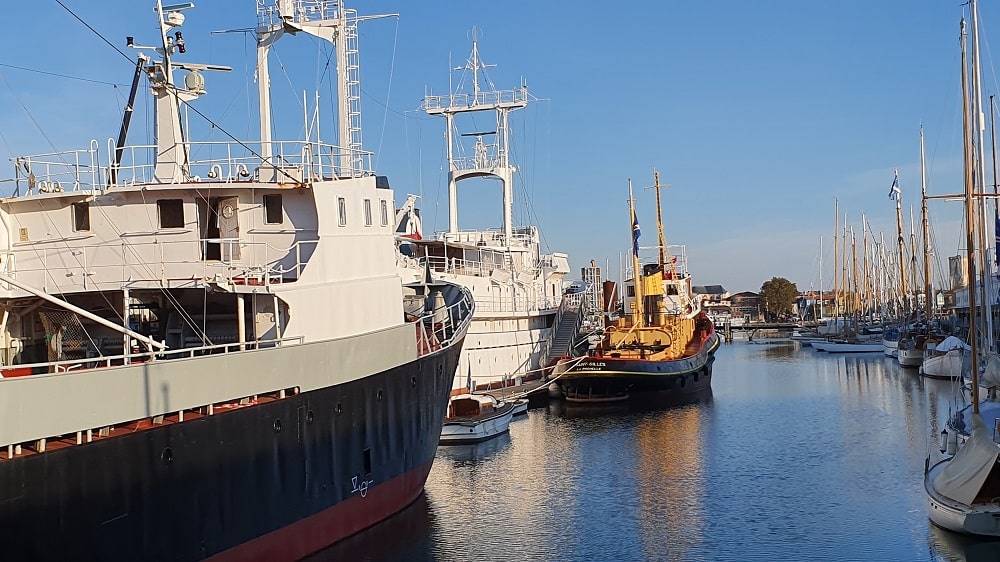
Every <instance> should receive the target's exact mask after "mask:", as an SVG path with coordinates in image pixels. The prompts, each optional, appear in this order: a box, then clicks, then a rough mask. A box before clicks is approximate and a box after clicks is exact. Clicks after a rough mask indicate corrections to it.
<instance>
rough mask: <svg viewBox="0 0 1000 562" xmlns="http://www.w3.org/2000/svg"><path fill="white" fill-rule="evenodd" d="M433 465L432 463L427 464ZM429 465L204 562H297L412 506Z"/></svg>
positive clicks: (419, 467) (422, 485) (420, 489)
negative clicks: (285, 561)
mask: <svg viewBox="0 0 1000 562" xmlns="http://www.w3.org/2000/svg"><path fill="white" fill-rule="evenodd" d="M431 462H433V461H431ZM431 462H428V463H427V464H424V465H423V466H418V467H417V468H414V469H413V470H411V471H409V472H407V473H405V474H401V475H399V476H397V477H396V478H393V479H392V480H390V481H388V482H385V483H383V484H379V485H378V486H376V487H374V488H369V489H368V493H367V494H365V496H364V497H362V496H361V494H360V493H358V494H355V495H353V496H351V497H350V498H349V499H347V500H344V501H342V502H340V503H338V504H337V505H335V506H333V507H330V508H327V509H325V510H323V511H321V512H319V513H317V514H315V515H311V516H309V517H306V518H305V519H301V520H299V521H296V522H295V523H292V524H290V525H287V526H285V527H282V528H281V529H278V530H275V531H271V532H270V533H268V534H266V535H262V536H260V537H257V538H256V539H253V540H250V541H248V542H245V543H243V544H241V545H238V546H235V547H233V548H230V549H229V550H225V551H223V552H220V553H218V554H216V555H214V556H211V557H210V558H208V560H210V561H212V562H229V561H231V560H232V561H241V562H242V561H247V560H260V561H262V562H263V561H267V562H274V561H280V560H289V561H291V560H299V559H301V558H304V557H306V556H308V555H310V554H313V553H314V552H317V551H319V550H322V549H324V548H326V547H328V546H330V545H332V544H334V543H336V542H338V541H340V540H342V539H345V538H347V537H349V536H351V535H353V534H355V533H358V532H360V531H363V530H365V529H367V528H368V527H371V526H372V525H374V524H375V523H378V522H379V521H382V520H383V519H386V518H388V517H389V516H390V515H394V514H395V513H398V512H399V511H401V510H402V509H403V508H404V507H406V506H408V505H410V504H411V503H413V501H414V500H416V499H417V496H419V495H420V492H421V491H423V489H424V483H425V482H426V481H427V474H428V473H429V472H430V470H431Z"/></svg>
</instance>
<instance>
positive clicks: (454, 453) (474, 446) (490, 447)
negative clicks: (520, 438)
mask: <svg viewBox="0 0 1000 562" xmlns="http://www.w3.org/2000/svg"><path fill="white" fill-rule="evenodd" d="M508 447H510V433H502V434H500V435H497V436H496V437H493V438H492V439H488V440H486V441H482V442H480V443H471V444H468V445H448V446H443V447H438V453H437V458H438V459H450V460H452V461H454V462H455V463H456V466H460V465H463V464H466V463H475V462H482V461H486V460H488V459H489V458H491V457H493V456H495V455H497V454H499V453H501V452H503V451H504V450H505V449H506V448H508Z"/></svg>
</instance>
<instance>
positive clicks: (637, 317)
mask: <svg viewBox="0 0 1000 562" xmlns="http://www.w3.org/2000/svg"><path fill="white" fill-rule="evenodd" d="M628 209H629V214H630V216H631V218H632V224H631V225H629V226H631V230H632V285H633V288H634V290H635V310H634V311H633V313H632V325H633V326H636V327H639V328H641V327H643V321H644V316H645V311H644V310H643V306H642V305H643V303H642V300H643V299H642V279H641V277H642V272H641V271H640V270H639V219H638V218H637V217H636V216H635V201H634V200H633V198H632V179H631V178H629V180H628Z"/></svg>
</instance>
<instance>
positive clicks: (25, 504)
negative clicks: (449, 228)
mask: <svg viewBox="0 0 1000 562" xmlns="http://www.w3.org/2000/svg"><path fill="white" fill-rule="evenodd" d="M193 7H194V6H193V5H192V4H191V3H185V4H178V5H173V6H164V5H163V4H162V2H161V0H157V1H156V2H155V4H154V14H155V16H156V22H157V29H158V32H159V37H158V40H157V41H156V42H155V43H153V44H154V45H156V46H155V48H154V47H142V46H141V45H139V44H138V43H135V42H134V41H133V40H132V39H131V38H130V40H129V41H128V44H129V46H130V47H133V48H135V49H137V50H138V55H137V56H136V59H135V60H134V64H135V75H134V81H133V85H132V90H131V92H132V96H133V98H134V96H135V94H136V93H137V92H138V90H139V84H140V82H142V81H143V80H145V81H146V83H147V85H148V88H147V91H148V92H149V93H150V94H151V96H152V100H153V103H154V104H155V105H154V107H155V121H154V123H153V125H154V127H155V130H154V133H155V139H156V144H155V145H153V146H134V145H133V146H130V145H128V144H126V143H125V140H126V137H127V133H128V122H129V119H128V117H129V115H130V113H131V108H132V106H133V102H134V99H132V100H130V101H129V103H128V109H127V110H126V111H125V118H124V119H123V124H122V127H121V132H120V135H119V137H118V141H117V142H114V141H111V142H109V143H108V144H107V145H105V144H103V143H100V142H98V141H96V140H95V141H93V142H92V143H91V144H90V145H89V146H88V147H87V148H84V149H82V150H76V151H66V152H58V153H49V154H41V155H30V156H28V155H26V156H18V157H16V158H14V159H13V161H14V165H15V168H16V170H15V174H16V175H15V178H16V180H15V181H13V182H0V188H3V189H4V190H5V191H6V190H9V191H11V192H12V195H11V196H9V197H4V198H2V199H0V528H2V529H3V536H4V537H6V538H7V539H9V540H6V541H5V545H4V547H3V559H4V560H148V561H155V560H170V561H176V560H202V559H206V558H211V559H212V560H240V561H245V560H267V561H273V560H299V559H301V558H303V557H305V556H307V555H309V554H310V553H313V552H315V551H317V550H320V549H322V548H325V547H326V546H328V545H330V544H332V543H334V542H336V541H338V540H340V539H342V538H344V537H347V536H349V535H351V534H353V533H356V532H359V531H361V530H363V529H365V528H367V527H370V526H372V525H374V524H375V523H377V522H379V521H381V520H383V519H385V518H387V517H389V516H391V515H393V514H394V513H396V512H398V511H400V510H402V509H403V508H404V507H406V506H407V505H409V504H410V503H411V502H413V501H414V500H415V499H416V498H417V497H418V496H419V495H420V494H421V492H422V490H423V486H424V482H425V480H426V478H427V475H428V473H429V471H430V469H431V465H432V463H433V461H434V456H435V451H436V450H437V442H438V437H439V435H440V432H441V424H442V421H443V419H444V414H445V409H446V406H447V403H448V395H449V393H450V392H451V381H452V379H453V377H454V372H455V369H456V366H457V363H458V357H459V352H460V348H461V345H462V341H463V338H464V335H465V333H466V330H467V327H468V325H469V322H470V321H471V317H472V307H473V306H474V305H473V301H472V295H471V294H470V293H469V291H467V290H466V289H464V288H461V287H459V286H457V285H454V284H448V283H435V284H434V285H433V286H432V285H429V284H426V283H414V284H410V285H404V284H403V283H402V282H401V279H400V277H399V275H398V272H397V267H396V262H397V260H396V252H395V250H394V247H393V242H394V238H395V236H394V232H393V226H392V222H391V218H392V217H391V214H390V210H391V209H392V208H393V206H394V203H393V192H392V190H391V189H389V187H388V182H387V180H385V179H384V178H382V177H379V176H376V175H375V173H374V170H373V169H372V168H371V166H370V162H371V154H370V153H368V152H365V151H363V150H361V146H360V121H359V119H358V116H356V115H354V114H353V113H352V114H350V115H349V116H350V117H351V118H352V119H351V120H347V119H345V118H342V119H341V122H340V130H341V134H340V141H341V143H342V144H343V146H334V145H329V144H325V143H321V142H319V141H318V140H310V139H299V140H293V141H279V140H274V139H272V138H271V132H272V127H271V120H270V109H271V94H270V90H269V84H270V81H269V79H268V65H267V61H268V50H269V49H270V48H271V46H272V45H273V44H274V43H275V42H276V41H278V40H279V39H280V38H282V37H284V36H286V35H287V36H292V35H296V34H298V35H300V36H311V37H315V38H318V39H321V40H325V41H329V42H330V43H331V44H332V45H333V46H334V48H335V49H336V51H337V53H338V55H339V59H338V60H339V61H340V63H339V64H338V70H340V71H341V72H338V78H339V79H340V80H341V84H343V85H345V87H344V88H342V89H341V91H342V92H344V91H346V92H348V97H347V98H346V99H345V100H344V101H345V104H346V105H348V106H351V107H356V106H357V102H358V97H357V92H358V91H359V88H358V82H357V75H356V74H355V73H354V72H353V70H355V69H356V68H357V56H358V52H357V44H356V40H357V21H358V19H359V18H358V16H357V14H356V12H354V11H353V10H349V9H346V8H344V6H343V5H342V4H340V3H339V2H327V1H325V0H323V1H321V0H295V1H292V0H282V1H280V2H278V3H277V4H274V3H273V2H264V0H260V1H259V2H258V4H257V16H258V25H257V27H256V28H255V32H256V34H257V38H258V51H257V55H258V58H257V62H258V64H257V67H256V69H255V70H254V72H255V73H256V76H257V78H258V83H259V88H260V90H259V92H260V94H259V98H260V100H259V101H260V116H261V120H260V134H261V139H260V140H247V141H242V140H236V139H233V140H232V141H227V142H218V143H199V142H192V141H188V140H185V139H186V138H190V137H189V135H190V134H191V129H190V128H189V126H188V123H187V120H186V119H182V115H184V114H185V110H187V109H190V110H191V111H192V112H194V111H196V109H195V108H196V107H197V102H196V100H197V99H198V98H199V97H200V96H202V95H204V94H205V88H204V84H205V82H204V78H203V77H202V75H201V73H202V72H207V71H213V70H228V69H227V68H224V67H219V66H214V65H213V66H209V65H204V64H197V63H192V62H188V61H186V60H184V59H185V57H184V56H182V55H183V54H184V53H185V52H187V51H192V52H197V45H198V44H199V39H198V38H197V37H196V36H194V34H192V35H191V36H189V37H188V38H187V41H189V42H190V43H189V44H188V46H189V48H185V42H184V38H183V35H182V31H181V30H180V27H181V25H182V24H183V22H184V20H185V14H184V13H183V12H184V11H186V10H189V9H191V8H193ZM49 31H52V30H51V29H50V30H49ZM55 31H56V32H57V33H58V32H59V31H60V30H59V29H58V28H57V29H55ZM182 70H183V71H187V73H186V75H185V76H184V79H183V80H175V76H176V75H177V74H179V73H180V71H182ZM345 72H346V73H347V74H346V75H345ZM177 78H180V77H179V76H177ZM72 96H73V94H72V93H71V92H67V93H66V97H67V98H68V99H70V100H71V101H72V102H73V103H78V104H80V106H81V108H82V107H84V106H86V104H87V100H81V99H74V98H73V97H72ZM198 111H200V110H198ZM342 116H344V117H346V116H348V114H347V113H346V112H342ZM192 120H193V119H192ZM196 124H197V122H196ZM212 125H214V122H212ZM205 126H208V125H205Z"/></svg>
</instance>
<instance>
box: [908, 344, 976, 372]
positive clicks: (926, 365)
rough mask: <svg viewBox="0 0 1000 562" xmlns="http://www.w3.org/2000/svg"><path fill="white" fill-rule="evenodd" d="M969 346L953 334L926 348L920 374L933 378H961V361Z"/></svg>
mask: <svg viewBox="0 0 1000 562" xmlns="http://www.w3.org/2000/svg"><path fill="white" fill-rule="evenodd" d="M968 348H969V346H968V345H967V344H966V343H965V342H963V341H962V340H960V339H958V338H956V337H955V336H949V337H947V338H945V339H944V341H942V342H941V343H939V344H937V345H936V346H934V347H933V348H929V349H927V351H926V353H927V355H925V357H924V362H923V364H921V365H920V374H921V375H924V376H925V377H931V378H935V379H960V378H962V362H963V361H964V358H965V350H966V349H968Z"/></svg>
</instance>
